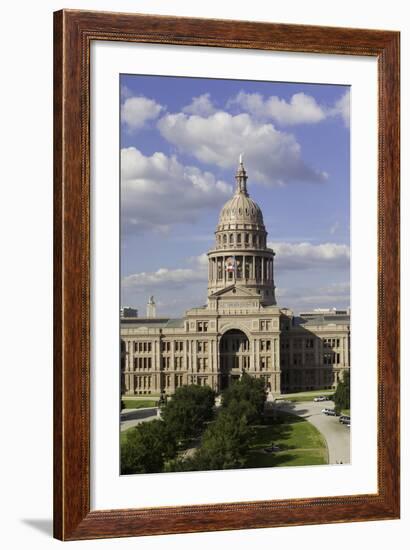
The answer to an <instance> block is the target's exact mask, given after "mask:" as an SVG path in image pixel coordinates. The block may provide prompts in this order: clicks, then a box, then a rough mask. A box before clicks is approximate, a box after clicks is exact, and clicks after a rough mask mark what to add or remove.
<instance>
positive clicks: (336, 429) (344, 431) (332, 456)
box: [277, 401, 350, 464]
mask: <svg viewBox="0 0 410 550" xmlns="http://www.w3.org/2000/svg"><path fill="white" fill-rule="evenodd" d="M277 406H280V408H281V410H284V411H287V412H291V413H293V414H297V415H298V416H302V417H303V418H306V420H308V421H309V422H311V423H312V424H313V425H314V426H315V427H316V428H317V429H318V430H319V431H320V432H321V433H322V434H323V436H324V437H325V439H326V442H327V447H328V450H329V464H336V463H337V462H338V463H340V462H343V464H349V463H350V428H347V427H346V426H344V425H343V424H340V422H339V419H338V418H337V417H335V416H326V415H325V414H323V413H322V412H321V410H322V409H324V408H329V409H333V406H334V405H333V402H332V401H322V402H321V403H315V402H314V401H300V402H298V403H281V404H279V403H278V404H277Z"/></svg>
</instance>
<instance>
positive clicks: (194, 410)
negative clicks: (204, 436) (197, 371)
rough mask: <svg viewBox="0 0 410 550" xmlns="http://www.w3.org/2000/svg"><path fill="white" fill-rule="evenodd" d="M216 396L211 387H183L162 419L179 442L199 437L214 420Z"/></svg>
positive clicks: (169, 404) (166, 408)
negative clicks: (209, 422) (205, 425)
mask: <svg viewBox="0 0 410 550" xmlns="http://www.w3.org/2000/svg"><path fill="white" fill-rule="evenodd" d="M214 403H215V394H214V392H213V390H212V389H211V388H210V387H209V386H197V385H195V384H192V385H189V386H182V387H180V388H178V389H177V390H176V391H175V394H174V395H173V397H172V399H171V400H170V401H169V402H168V403H167V404H166V405H165V407H164V408H163V410H162V419H163V421H164V423H165V424H166V425H167V427H168V430H169V431H170V432H171V433H173V434H174V436H175V438H176V439H178V440H182V439H187V438H190V437H195V436H197V435H198V434H199V433H200V431H201V430H202V429H203V427H204V424H205V422H207V421H208V420H211V419H212V416H213V407H214Z"/></svg>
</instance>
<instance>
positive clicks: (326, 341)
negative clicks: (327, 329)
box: [280, 338, 340, 350]
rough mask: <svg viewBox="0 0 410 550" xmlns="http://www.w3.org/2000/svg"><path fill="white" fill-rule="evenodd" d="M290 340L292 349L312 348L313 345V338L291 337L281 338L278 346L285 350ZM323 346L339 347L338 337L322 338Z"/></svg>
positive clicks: (288, 346)
mask: <svg viewBox="0 0 410 550" xmlns="http://www.w3.org/2000/svg"><path fill="white" fill-rule="evenodd" d="M290 342H292V349H294V350H298V349H303V348H305V349H313V348H314V347H315V339H314V338H292V340H288V339H286V340H285V339H283V340H281V343H280V348H281V349H282V350H286V349H289V348H290ZM323 347H324V348H338V347H340V339H339V338H323Z"/></svg>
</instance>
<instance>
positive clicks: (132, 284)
mask: <svg viewBox="0 0 410 550" xmlns="http://www.w3.org/2000/svg"><path fill="white" fill-rule="evenodd" d="M206 279H207V271H206V270H204V269H168V268H166V267H161V268H160V269H158V270H157V271H152V272H145V271H143V272H141V273H134V274H133V275H128V276H126V277H124V278H123V280H122V288H123V290H126V289H132V290H134V291H137V292H138V291H140V292H148V291H151V290H152V291H154V290H155V289H159V288H164V289H171V288H174V289H176V288H177V289H179V288H184V287H185V286H186V285H187V284H192V283H196V282H198V281H204V282H205V281H206Z"/></svg>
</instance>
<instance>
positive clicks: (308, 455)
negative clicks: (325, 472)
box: [245, 412, 328, 468]
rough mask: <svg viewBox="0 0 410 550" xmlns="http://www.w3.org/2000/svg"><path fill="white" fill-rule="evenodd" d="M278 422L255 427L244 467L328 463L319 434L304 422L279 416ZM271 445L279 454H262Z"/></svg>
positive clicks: (322, 439)
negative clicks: (276, 447) (272, 444)
mask: <svg viewBox="0 0 410 550" xmlns="http://www.w3.org/2000/svg"><path fill="white" fill-rule="evenodd" d="M279 419H280V422H281V423H275V424H272V425H261V426H255V427H254V436H253V440H252V443H251V451H250V453H249V457H248V460H247V463H246V465H245V468H268V467H271V466H302V465H317V464H327V463H328V454H327V447H326V442H325V440H324V438H323V436H322V434H321V433H320V432H319V431H318V430H317V429H316V428H315V427H314V426H312V424H310V423H309V422H308V421H307V420H305V419H303V418H300V417H298V416H295V415H292V414H288V413H283V412H281V413H279ZM272 442H274V443H275V445H278V446H279V447H280V448H281V451H279V452H276V453H272V454H268V453H265V452H264V451H263V449H264V448H265V447H268V446H269V445H270V444H271V443H272Z"/></svg>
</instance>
